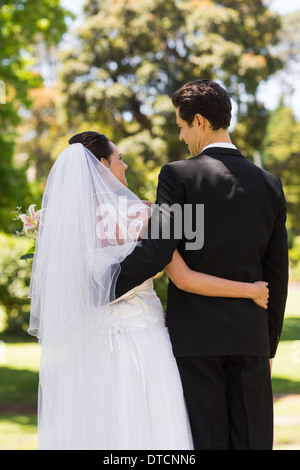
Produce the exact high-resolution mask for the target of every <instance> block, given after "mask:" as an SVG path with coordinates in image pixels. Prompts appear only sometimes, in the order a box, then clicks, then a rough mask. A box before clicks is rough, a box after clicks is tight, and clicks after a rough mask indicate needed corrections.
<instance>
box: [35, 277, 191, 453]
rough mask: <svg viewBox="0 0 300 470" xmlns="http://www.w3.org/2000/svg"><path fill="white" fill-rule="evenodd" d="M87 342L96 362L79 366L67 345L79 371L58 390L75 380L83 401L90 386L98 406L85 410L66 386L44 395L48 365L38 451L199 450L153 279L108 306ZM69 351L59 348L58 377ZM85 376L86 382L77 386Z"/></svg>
mask: <svg viewBox="0 0 300 470" xmlns="http://www.w3.org/2000/svg"><path fill="white" fill-rule="evenodd" d="M86 341H87V343H88V345H87V349H88V347H91V343H93V351H94V352H93V357H91V360H90V361H89V364H87V363H86V359H85V360H84V361H83V362H82V363H81V362H80V356H81V352H80V351H78V347H77V345H76V342H75V343H74V345H73V348H72V349H70V347H69V348H68V354H67V355H68V356H70V355H71V356H72V357H73V359H74V360H73V362H72V364H73V369H72V367H70V368H69V373H68V376H66V374H65V372H64V376H63V377H61V387H60V388H61V389H64V388H65V390H68V389H69V388H70V381H71V383H72V384H73V388H74V390H76V391H77V392H78V394H79V396H80V397H82V396H83V395H84V390H83V389H84V387H86V388H87V390H89V393H90V391H91V389H93V390H95V394H97V396H95V397H94V403H90V407H89V403H86V404H85V406H84V407H83V406H80V407H79V406H78V405H79V403H81V402H82V401H81V402H79V401H78V400H77V399H76V393H75V392H73V394H72V399H71V398H70V399H68V397H63V394H62V390H61V389H60V391H59V392H58V393H57V394H55V391H54V392H53V393H51V395H49V396H45V394H43V390H42V389H43V384H44V383H45V380H46V381H47V382H48V381H51V367H50V366H48V367H47V368H46V370H47V375H46V378H45V380H44V377H43V374H42V373H41V376H40V400H41V403H43V406H42V407H41V408H42V410H41V412H40V413H39V449H41V450H43V449H50V450H51V449H52V450H54V449H67V450H74V449H75V450H76V449H87V450H88V449H94V450H95V449H96V450H191V449H193V442H192V436H191V431H190V425H189V420H188V415H187V411H186V406H185V402H184V396H183V390H182V385H181V379H180V376H179V372H178V369H177V364H176V361H175V358H174V356H173V352H172V347H171V342H170V339H169V334H168V330H167V328H166V326H165V320H164V311H163V308H162V304H161V302H160V300H159V298H158V297H157V295H156V293H155V291H154V289H153V281H152V279H149V280H147V281H146V282H144V283H143V284H141V285H140V286H138V287H137V288H135V289H133V290H131V291H129V292H128V293H126V294H125V295H124V296H122V297H121V298H120V299H119V300H117V301H115V302H113V303H111V304H109V305H108V306H107V310H106V312H105V314H104V315H101V316H99V317H98V319H97V328H96V329H95V331H93V332H90V335H89V336H88V337H87V338H86ZM81 342H82V338H81ZM56 349H57V348H56ZM64 354H65V352H64V351H63V350H61V351H57V362H56V361H54V362H55V363H54V367H53V374H55V376H56V375H57V373H59V372H58V370H59V366H62V370H65V368H64V367H63V360H64ZM66 360H67V361H68V363H69V364H71V361H70V359H69V358H66ZM51 362H52V361H51ZM80 369H82V371H81V372H80ZM90 371H92V374H91V376H90V374H89V372H90ZM84 374H85V381H84V382H85V383H82V382H80V383H77V382H76V377H82V376H84ZM64 381H65V383H66V386H65V387H63V385H62V384H63V383H64ZM46 389H49V387H46ZM96 391H97V392H96ZM66 393H67V392H66ZM72 401H73V403H72ZM45 402H47V404H48V405H49V406H46V403H45ZM60 402H61V405H60ZM89 411H90V412H89Z"/></svg>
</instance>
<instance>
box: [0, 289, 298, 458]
mask: <svg viewBox="0 0 300 470" xmlns="http://www.w3.org/2000/svg"><path fill="white" fill-rule="evenodd" d="M0 339H2V340H3V342H1V341H0V450H33V449H36V445H37V416H36V397H37V389H38V370H39V355H40V350H39V346H38V345H37V344H36V343H35V342H32V341H31V342H30V341H29V340H28V341H23V342H20V340H18V341H17V340H15V341H13V340H8V338H1V335H0ZM272 376H273V391H274V410H275V443H274V449H276V450H277V449H284V450H290V449H293V450H294V449H297V450H300V289H296V288H291V289H290V292H289V297H288V303H287V309H286V319H285V324H284V329H283V333H282V338H281V342H280V344H279V347H278V353H277V355H276V357H275V359H274V361H273V373H272Z"/></svg>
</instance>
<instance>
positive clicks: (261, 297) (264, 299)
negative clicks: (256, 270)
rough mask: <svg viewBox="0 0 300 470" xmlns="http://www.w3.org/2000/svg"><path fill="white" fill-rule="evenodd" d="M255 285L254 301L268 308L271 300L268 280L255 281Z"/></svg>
mask: <svg viewBox="0 0 300 470" xmlns="http://www.w3.org/2000/svg"><path fill="white" fill-rule="evenodd" d="M253 285H254V286H255V288H254V293H253V296H252V300H253V302H255V303H256V304H257V305H259V306H260V307H262V308H264V309H265V310H267V308H268V301H269V289H268V287H267V286H268V282H264V281H257V282H254V283H253Z"/></svg>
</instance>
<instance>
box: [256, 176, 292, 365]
mask: <svg viewBox="0 0 300 470" xmlns="http://www.w3.org/2000/svg"><path fill="white" fill-rule="evenodd" d="M278 180H279V178H278ZM279 182H280V196H279V203H278V216H277V220H276V222H275V224H274V227H273V232H272V235H271V238H270V240H269V244H268V247H267V250H266V252H265V254H264V257H263V259H262V266H263V275H264V280H265V281H267V282H268V283H269V286H268V287H269V290H270V292H269V304H268V315H269V338H270V357H271V358H273V357H274V356H275V354H276V351H277V347H278V343H279V340H280V335H281V331H282V326H283V319H284V312H285V305H286V298H287V288H288V242H287V231H286V201H285V196H284V193H283V189H282V184H281V181H280V180H279Z"/></svg>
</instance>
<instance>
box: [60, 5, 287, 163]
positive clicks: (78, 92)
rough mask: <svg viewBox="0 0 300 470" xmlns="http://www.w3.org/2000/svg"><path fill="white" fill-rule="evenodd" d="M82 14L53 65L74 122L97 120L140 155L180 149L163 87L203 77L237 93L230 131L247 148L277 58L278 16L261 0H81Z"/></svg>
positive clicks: (157, 156) (158, 158)
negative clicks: (260, 93)
mask: <svg viewBox="0 0 300 470" xmlns="http://www.w3.org/2000/svg"><path fill="white" fill-rule="evenodd" d="M83 16H84V21H83V24H82V26H81V27H80V28H79V30H78V32H77V36H76V37H75V38H74V43H75V45H74V48H72V49H70V50H68V51H67V52H65V53H64V56H63V58H62V61H63V67H62V71H61V75H60V78H61V89H62V96H63V97H64V102H65V107H66V110H67V113H68V119H69V123H70V125H72V126H73V128H74V130H76V128H77V127H78V125H79V123H80V122H81V121H82V119H84V120H85V121H88V122H89V123H90V124H93V123H94V122H97V123H99V124H101V125H102V126H103V127H104V129H106V130H107V131H108V132H109V137H110V138H111V139H112V140H114V141H115V142H118V143H120V145H121V146H123V144H124V145H125V144H126V141H127V142H128V140H129V141H130V142H131V148H132V151H134V148H135V145H137V146H138V147H139V149H140V152H142V154H141V155H142V157H143V160H144V162H147V161H148V160H149V159H152V160H154V161H155V162H156V164H157V165H162V164H163V163H165V162H167V161H170V160H176V159H180V158H185V157H186V147H185V145H184V144H182V143H179V142H178V135H177V132H176V129H175V113H174V109H173V107H172V104H171V99H170V97H171V95H172V93H173V92H174V91H175V90H176V89H177V88H178V87H180V86H181V85H182V84H183V83H184V82H187V81H190V80H194V79H197V78H210V79H215V80H218V81H220V82H222V83H223V84H224V85H225V86H226V88H227V89H228V91H229V93H230V95H231V97H232V98H233V100H234V101H235V102H236V108H237V120H238V124H237V125H236V128H235V131H234V133H233V138H234V139H235V140H236V142H237V144H238V145H239V147H240V148H241V150H245V151H246V152H247V153H248V154H250V157H251V154H253V151H254V150H255V149H257V147H258V146H259V145H260V143H261V140H262V138H263V132H264V128H265V125H266V121H267V113H266V111H265V109H264V107H263V105H262V104H260V103H258V102H257V98H256V89H257V87H258V85H259V83H260V82H261V81H262V80H265V79H267V77H268V76H269V75H270V74H272V73H274V72H275V71H276V70H277V69H278V68H279V67H280V66H281V64H282V63H281V61H280V60H279V59H278V58H276V57H274V56H273V54H272V52H271V46H272V45H274V44H275V43H276V42H277V41H278V30H279V28H280V21H279V17H278V16H277V15H275V14H273V13H271V12H270V11H269V10H268V9H267V8H266V7H265V6H264V5H263V2H262V1H259V0H255V1H252V2H245V1H241V0H225V1H222V2H221V1H216V0H215V1H212V0H186V1H181V0H178V1H176V2H174V1H171V0H153V1H151V2H150V1H148V0H142V1H139V2H135V1H133V0H131V1H128V0H126V1H125V0H115V1H114V2H111V1H109V0H101V1H100V0H87V1H86V2H85V5H84V9H83ZM126 147H127V148H128V147H129V145H126Z"/></svg>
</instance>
